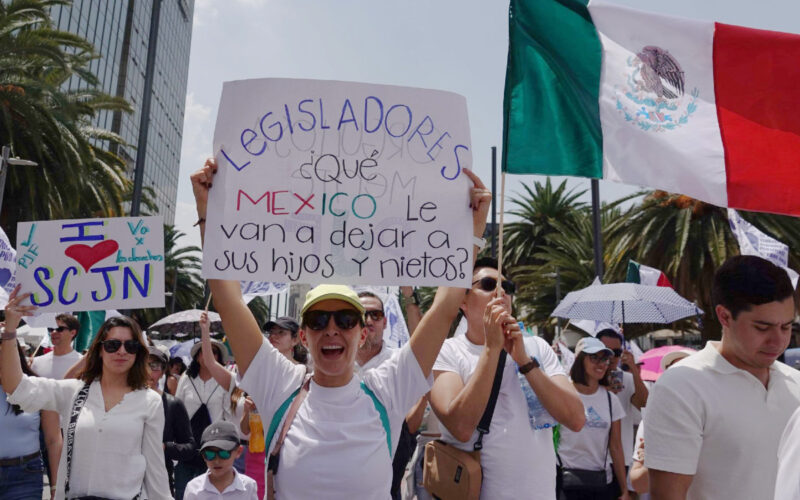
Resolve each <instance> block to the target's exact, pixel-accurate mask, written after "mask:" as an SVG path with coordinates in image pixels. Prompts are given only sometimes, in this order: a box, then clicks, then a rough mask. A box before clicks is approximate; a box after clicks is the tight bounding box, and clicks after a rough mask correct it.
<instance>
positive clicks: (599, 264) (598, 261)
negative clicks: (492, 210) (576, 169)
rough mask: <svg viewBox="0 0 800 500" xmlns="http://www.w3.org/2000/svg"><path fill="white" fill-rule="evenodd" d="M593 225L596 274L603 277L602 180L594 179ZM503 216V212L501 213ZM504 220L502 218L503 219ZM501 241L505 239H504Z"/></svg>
mask: <svg viewBox="0 0 800 500" xmlns="http://www.w3.org/2000/svg"><path fill="white" fill-rule="evenodd" d="M591 182H592V225H593V226H594V274H595V276H596V277H598V278H600V280H601V281H602V279H603V241H602V240H601V239H600V238H601V231H600V181H598V180H597V179H592V181H591ZM501 216H502V214H501ZM501 220H502V219H501ZM500 241H503V240H502V239H501V240H500Z"/></svg>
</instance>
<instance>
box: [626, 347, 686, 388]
mask: <svg viewBox="0 0 800 500" xmlns="http://www.w3.org/2000/svg"><path fill="white" fill-rule="evenodd" d="M686 350H691V351H694V349H690V348H689V347H686V346H682V345H665V346H663V347H656V348H653V349H650V350H649V351H647V352H646V353H644V354H642V357H641V358H639V363H641V364H642V369H641V374H642V378H643V379H644V380H649V381H651V382H655V381H656V380H658V377H660V376H661V374H662V373H664V370H662V369H661V359H662V358H663V357H664V356H666V355H667V354H669V353H671V352H675V351H686Z"/></svg>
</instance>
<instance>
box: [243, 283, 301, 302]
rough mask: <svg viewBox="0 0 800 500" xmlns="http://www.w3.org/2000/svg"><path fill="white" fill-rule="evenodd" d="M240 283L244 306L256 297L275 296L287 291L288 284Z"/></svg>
mask: <svg viewBox="0 0 800 500" xmlns="http://www.w3.org/2000/svg"><path fill="white" fill-rule="evenodd" d="M240 283H241V286H242V297H243V298H244V302H245V304H247V303H249V302H250V301H251V300H253V299H254V298H256V297H266V296H268V295H277V294H279V293H283V292H285V291H287V290H289V284H288V283H273V282H270V281H242V282H240Z"/></svg>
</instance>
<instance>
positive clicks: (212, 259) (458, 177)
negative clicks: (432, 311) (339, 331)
mask: <svg viewBox="0 0 800 500" xmlns="http://www.w3.org/2000/svg"><path fill="white" fill-rule="evenodd" d="M214 151H215V157H216V161H217V165H218V172H217V174H216V177H215V178H214V184H213V189H212V190H211V192H210V195H209V210H208V215H207V222H206V238H205V247H204V248H203V276H204V277H206V278H224V279H237V280H254V279H255V280H259V281H267V282H281V283H308V284H318V283H323V282H325V283H344V284H370V285H401V284H405V285H417V286H422V285H430V286H436V285H448V286H463V287H468V286H469V280H470V277H471V267H472V266H471V262H472V260H471V259H472V244H473V243H472V211H471V210H470V208H469V206H468V205H469V201H468V196H469V189H470V188H471V185H472V183H471V182H470V181H469V179H468V178H467V177H466V176H465V175H464V174H463V172H462V169H463V168H465V167H470V166H471V163H472V159H471V151H470V132H469V121H468V116H467V107H466V101H465V99H464V98H463V97H462V96H459V95H456V94H453V93H449V92H443V91H434V90H423V89H414V88H406V87H394V86H386V85H371V84H364V83H348V82H336V81H316V80H288V79H261V80H244V81H235V82H226V83H225V84H224V86H223V90H222V99H221V102H220V106H219V114H218V116H217V123H216V128H215V132H214Z"/></svg>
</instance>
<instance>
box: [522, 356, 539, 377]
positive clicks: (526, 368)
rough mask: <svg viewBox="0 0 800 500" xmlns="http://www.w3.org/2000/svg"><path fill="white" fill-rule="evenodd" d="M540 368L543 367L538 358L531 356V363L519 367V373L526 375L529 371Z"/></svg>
mask: <svg viewBox="0 0 800 500" xmlns="http://www.w3.org/2000/svg"><path fill="white" fill-rule="evenodd" d="M540 366H541V365H540V364H539V360H538V359H536V357H534V356H531V360H530V361H528V362H527V363H525V364H524V365H522V366H520V367H519V372H520V373H521V374H523V375H525V374H526V373H528V372H529V371H531V370H533V369H534V368H539V367H540Z"/></svg>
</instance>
